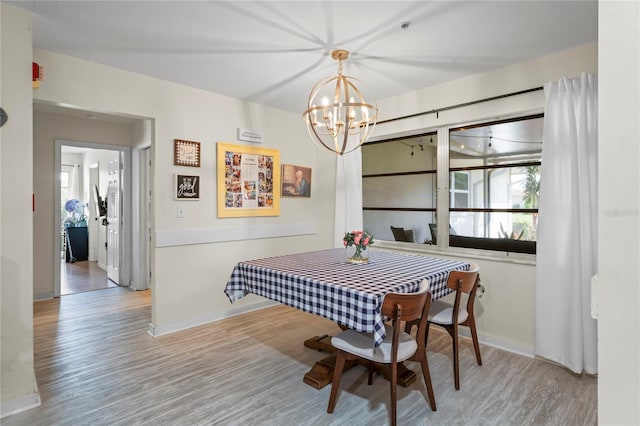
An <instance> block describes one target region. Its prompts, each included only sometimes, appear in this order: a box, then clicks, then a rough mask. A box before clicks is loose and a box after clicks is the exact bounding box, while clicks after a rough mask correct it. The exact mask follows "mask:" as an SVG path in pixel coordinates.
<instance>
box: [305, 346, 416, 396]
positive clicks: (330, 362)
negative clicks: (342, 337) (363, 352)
mask: <svg viewBox="0 0 640 426" xmlns="http://www.w3.org/2000/svg"><path fill="white" fill-rule="evenodd" d="M330 340H331V336H329V335H327V334H325V335H324V336H315V337H312V338H310V339H307V340H305V341H304V345H305V346H306V347H308V348H311V349H315V350H317V351H323V352H329V353H330V354H331V355H329V356H327V357H325V358H322V359H321V360H320V361H318V362H316V363H315V364H314V365H313V367H311V370H309V372H307V373H306V374H305V375H304V379H303V382H305V383H306V384H308V385H309V386H311V387H313V388H316V389H322V388H323V387H325V386H326V385H328V384H329V383H331V382H332V380H333V370H334V369H335V363H336V355H335V353H334V352H335V351H336V348H334V347H333V346H331V343H330ZM356 364H359V363H358V362H356V361H347V362H346V363H345V365H344V370H343V371H347V370H348V369H350V368H351V367H353V366H354V365H356ZM360 364H362V365H364V366H365V367H366V366H367V364H366V363H360ZM375 368H376V370H377V371H379V372H380V373H382V375H383V377H384V378H385V379H387V380H390V379H391V377H390V376H389V369H388V368H386V366H385V365H382V364H376V366H375ZM415 381H416V373H414V372H413V371H412V370H409V369H408V368H407V367H405V365H404V363H399V364H398V384H399V385H401V386H404V387H409V386H410V385H411V384H412V383H413V382H415Z"/></svg>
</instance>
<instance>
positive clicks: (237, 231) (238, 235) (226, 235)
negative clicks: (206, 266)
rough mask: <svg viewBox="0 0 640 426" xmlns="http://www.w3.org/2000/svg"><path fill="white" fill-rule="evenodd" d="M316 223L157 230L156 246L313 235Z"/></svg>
mask: <svg viewBox="0 0 640 426" xmlns="http://www.w3.org/2000/svg"><path fill="white" fill-rule="evenodd" d="M315 233H316V225H315V223H311V222H301V223H283V224H275V225H260V226H259V227H248V226H236V227H225V228H205V229H172V230H161V231H156V238H155V241H156V247H173V246H185V245H190V244H208V243H219V242H224V241H242V240H256V239H260V238H275V237H292V236H298V235H312V234H315Z"/></svg>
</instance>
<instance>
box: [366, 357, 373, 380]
mask: <svg viewBox="0 0 640 426" xmlns="http://www.w3.org/2000/svg"><path fill="white" fill-rule="evenodd" d="M367 367H368V368H369V379H368V380H367V384H368V385H369V386H371V384H372V383H373V361H369V362H368V363H367Z"/></svg>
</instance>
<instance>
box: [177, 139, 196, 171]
mask: <svg viewBox="0 0 640 426" xmlns="http://www.w3.org/2000/svg"><path fill="white" fill-rule="evenodd" d="M173 164H174V165H176V166H189V167H200V142H193V141H185V140H182V139H174V140H173Z"/></svg>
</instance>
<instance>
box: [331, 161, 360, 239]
mask: <svg viewBox="0 0 640 426" xmlns="http://www.w3.org/2000/svg"><path fill="white" fill-rule="evenodd" d="M334 223H335V225H334V237H335V238H334V239H335V247H342V238H343V237H344V234H345V232H350V231H353V230H361V229H362V150H361V149H360V148H358V149H356V150H355V151H352V152H350V153H348V154H344V155H338V156H337V161H336V208H335V220H334Z"/></svg>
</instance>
